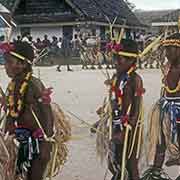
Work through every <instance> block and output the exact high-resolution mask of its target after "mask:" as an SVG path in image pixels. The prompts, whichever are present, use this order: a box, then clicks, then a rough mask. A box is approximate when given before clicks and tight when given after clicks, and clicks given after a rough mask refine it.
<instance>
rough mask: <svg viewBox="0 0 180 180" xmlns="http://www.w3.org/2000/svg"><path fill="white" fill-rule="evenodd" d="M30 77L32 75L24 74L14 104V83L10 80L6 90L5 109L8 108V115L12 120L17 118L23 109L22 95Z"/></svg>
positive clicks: (25, 90)
mask: <svg viewBox="0 0 180 180" xmlns="http://www.w3.org/2000/svg"><path fill="white" fill-rule="evenodd" d="M31 77H32V73H31V72H29V73H27V74H26V76H25V78H24V80H23V82H22V84H21V86H20V88H19V90H18V94H17V97H18V98H17V100H16V102H15V87H16V82H15V80H12V81H11V82H10V83H9V85H8V88H7V107H8V110H9V112H8V114H9V115H10V116H11V117H13V118H18V117H19V115H20V113H21V112H22V110H23V108H24V105H25V104H24V95H25V93H26V92H27V89H28V84H29V81H30V79H31Z"/></svg>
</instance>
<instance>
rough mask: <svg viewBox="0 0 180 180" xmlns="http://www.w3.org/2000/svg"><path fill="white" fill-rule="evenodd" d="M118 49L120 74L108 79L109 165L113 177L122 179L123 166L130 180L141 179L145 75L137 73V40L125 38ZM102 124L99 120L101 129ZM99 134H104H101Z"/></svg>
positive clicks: (116, 64)
mask: <svg viewBox="0 0 180 180" xmlns="http://www.w3.org/2000/svg"><path fill="white" fill-rule="evenodd" d="M115 51H116V53H115V54H114V56H115V59H114V64H115V68H116V73H115V74H114V75H113V77H112V79H111V80H110V81H108V83H109V85H110V92H109V101H110V105H111V107H110V110H109V111H108V114H109V116H108V117H109V121H108V122H109V139H108V142H109V144H110V147H109V148H110V149H109V150H108V152H109V158H108V164H109V166H108V167H109V170H110V171H111V173H112V174H113V177H112V179H111V180H120V178H121V172H122V171H123V168H126V169H127V172H128V175H129V179H130V180H139V178H140V177H139V170H138V161H139V150H138V149H139V147H140V144H141V138H139V137H140V136H141V135H142V123H141V120H142V119H141V115H142V113H141V108H142V95H143V93H144V88H143V82H142V79H141V77H140V76H139V75H138V74H137V73H136V61H137V58H136V57H137V53H138V47H137V44H136V42H135V41H133V40H127V39H123V40H122V41H121V45H120V46H118V47H116V49H115ZM101 124H102V123H101V122H99V125H100V126H99V130H100V131H101ZM106 126H107V125H106ZM102 130H103V128H102ZM111 130H112V131H111ZM128 131H130V133H129V134H128ZM97 133H98V132H97ZM98 135H99V137H100V136H101V133H98ZM126 135H127V136H126ZM97 142H98V139H97ZM99 142H100V141H99ZM100 144H101V143H100ZM106 144H107V143H106ZM126 147H127V148H126ZM97 148H98V147H97ZM101 152H102V151H101ZM101 152H100V153H101ZM124 153H125V154H124ZM123 164H124V167H123V166H122V165H123ZM123 172H124V171H123Z"/></svg>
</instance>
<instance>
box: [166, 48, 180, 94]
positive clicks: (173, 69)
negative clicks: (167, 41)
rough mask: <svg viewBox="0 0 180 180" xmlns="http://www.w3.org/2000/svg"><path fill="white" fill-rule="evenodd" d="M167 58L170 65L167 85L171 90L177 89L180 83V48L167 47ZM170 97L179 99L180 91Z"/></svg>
mask: <svg viewBox="0 0 180 180" xmlns="http://www.w3.org/2000/svg"><path fill="white" fill-rule="evenodd" d="M166 57H167V59H168V63H169V64H170V69H169V72H168V74H167V77H166V85H168V87H169V88H170V89H175V88H176V87H177V85H178V83H179V81H180V47H166ZM167 96H168V97H179V96H180V91H178V92H176V93H173V94H170V93H167Z"/></svg>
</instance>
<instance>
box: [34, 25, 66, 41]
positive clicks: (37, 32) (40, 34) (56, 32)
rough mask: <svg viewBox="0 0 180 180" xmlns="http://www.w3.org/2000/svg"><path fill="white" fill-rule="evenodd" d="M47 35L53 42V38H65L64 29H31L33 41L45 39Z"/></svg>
mask: <svg viewBox="0 0 180 180" xmlns="http://www.w3.org/2000/svg"><path fill="white" fill-rule="evenodd" d="M45 34H47V35H48V37H49V39H50V40H52V36H56V37H57V38H59V37H62V36H63V32H62V27H33V28H31V36H32V37H33V40H36V39H37V38H40V39H41V40H42V39H44V35H45Z"/></svg>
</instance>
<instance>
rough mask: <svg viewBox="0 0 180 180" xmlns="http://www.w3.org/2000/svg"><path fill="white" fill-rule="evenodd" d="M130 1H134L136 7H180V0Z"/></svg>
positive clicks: (155, 8)
mask: <svg viewBox="0 0 180 180" xmlns="http://www.w3.org/2000/svg"><path fill="white" fill-rule="evenodd" d="M129 2H132V3H134V4H135V5H136V9H144V10H157V9H158V10H159V9H162V10H163V9H180V0H129Z"/></svg>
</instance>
